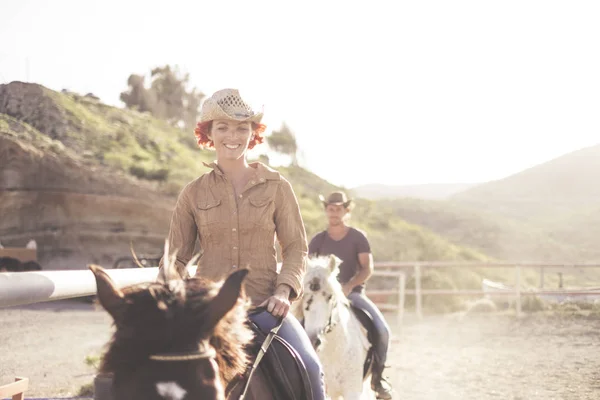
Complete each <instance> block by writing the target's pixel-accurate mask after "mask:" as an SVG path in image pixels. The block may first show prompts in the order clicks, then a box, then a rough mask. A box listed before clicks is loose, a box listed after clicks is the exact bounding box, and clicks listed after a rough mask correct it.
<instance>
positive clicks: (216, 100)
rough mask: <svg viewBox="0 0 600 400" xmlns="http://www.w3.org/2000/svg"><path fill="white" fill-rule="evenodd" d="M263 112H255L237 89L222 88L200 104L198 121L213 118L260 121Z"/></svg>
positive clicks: (211, 119)
mask: <svg viewBox="0 0 600 400" xmlns="http://www.w3.org/2000/svg"><path fill="white" fill-rule="evenodd" d="M262 117H263V112H260V113H256V112H254V111H253V110H252V108H250V106H249V105H248V104H246V102H245V101H244V100H243V99H242V97H241V96H240V93H239V91H238V90H237V89H222V90H219V91H217V92H215V93H213V95H212V96H210V97H209V98H208V99H206V100H205V101H204V103H203V104H202V109H201V110H200V123H202V122H207V121H213V120H215V119H232V120H235V121H250V122H256V123H257V124H259V123H260V121H261V119H262Z"/></svg>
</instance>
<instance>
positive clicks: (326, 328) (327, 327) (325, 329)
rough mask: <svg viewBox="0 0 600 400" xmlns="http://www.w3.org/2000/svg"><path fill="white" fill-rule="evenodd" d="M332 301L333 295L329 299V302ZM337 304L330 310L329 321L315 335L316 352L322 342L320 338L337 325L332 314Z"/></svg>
mask: <svg viewBox="0 0 600 400" xmlns="http://www.w3.org/2000/svg"><path fill="white" fill-rule="evenodd" d="M332 300H333V295H332V296H331V297H330V298H329V302H331V301H332ZM338 304H339V302H335V303H334V305H333V307H332V308H331V313H330V314H329V321H328V322H327V325H325V326H324V327H323V329H321V330H320V331H319V333H318V334H317V338H316V339H315V344H314V346H315V350H317V349H318V348H319V346H321V343H322V342H323V341H322V339H321V338H322V337H323V336H325V335H326V334H328V333H329V332H331V331H332V330H333V328H335V326H336V325H337V322H336V321H334V320H333V313H334V311H335V310H336V308H337V307H338Z"/></svg>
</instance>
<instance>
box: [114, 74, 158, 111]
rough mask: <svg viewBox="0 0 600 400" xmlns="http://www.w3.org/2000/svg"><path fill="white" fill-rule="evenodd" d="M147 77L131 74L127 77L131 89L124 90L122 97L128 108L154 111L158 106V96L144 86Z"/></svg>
mask: <svg viewBox="0 0 600 400" xmlns="http://www.w3.org/2000/svg"><path fill="white" fill-rule="evenodd" d="M144 80H145V78H144V77H143V76H141V75H136V74H131V75H129V79H127V85H128V86H129V90H127V91H126V92H122V93H121V95H120V97H119V98H120V99H121V101H122V102H123V103H125V106H126V107H127V108H132V109H135V110H138V111H140V112H150V113H153V110H154V108H155V107H156V96H155V95H154V93H153V92H152V91H150V90H148V89H146V87H145V86H144Z"/></svg>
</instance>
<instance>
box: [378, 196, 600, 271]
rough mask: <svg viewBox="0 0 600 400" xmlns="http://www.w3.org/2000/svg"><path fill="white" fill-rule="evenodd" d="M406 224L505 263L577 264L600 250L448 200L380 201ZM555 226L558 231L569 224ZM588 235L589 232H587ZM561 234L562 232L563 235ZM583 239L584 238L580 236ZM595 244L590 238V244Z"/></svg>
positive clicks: (565, 236)
mask: <svg viewBox="0 0 600 400" xmlns="http://www.w3.org/2000/svg"><path fill="white" fill-rule="evenodd" d="M378 204H381V205H382V206H385V207H389V208H391V209H393V210H394V213H395V214H396V215H397V216H399V217H400V218H402V219H403V220H405V221H407V222H410V223H411V224H415V225H419V226H422V227H425V228H427V229H429V230H430V231H432V232H435V233H436V234H438V235H440V236H442V237H444V238H446V239H448V240H450V241H451V242H453V243H457V244H460V245H462V246H466V247H469V248H473V249H476V250H478V251H480V252H482V253H484V254H488V255H490V256H491V257H494V258H496V259H500V260H505V261H533V262H544V261H545V262H575V261H576V260H577V261H586V260H589V259H590V258H592V259H593V258H595V257H598V259H599V260H600V248H597V249H595V251H592V250H594V249H589V251H588V252H585V253H584V252H582V251H581V249H580V248H579V246H578V245H577V244H576V243H572V241H570V240H567V239H569V238H568V235H566V234H558V232H557V233H556V234H553V233H552V231H551V230H550V229H548V228H547V227H545V226H539V225H535V224H531V223H527V222H524V221H521V220H519V219H513V218H509V217H504V216H501V215H497V214H493V213H489V212H484V211H478V210H473V209H472V208H469V207H466V206H464V205H462V204H460V203H454V202H450V201H447V200H422V199H395V200H380V201H378ZM561 222H562V224H561V223H556V225H555V227H561V226H562V227H566V226H568V224H564V221H561ZM586 231H587V230H586ZM561 232H562V231H561ZM581 236H583V234H582V235H581ZM590 240H595V239H591V238H588V240H587V241H590Z"/></svg>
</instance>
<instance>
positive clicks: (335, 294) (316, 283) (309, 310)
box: [297, 255, 348, 350]
mask: <svg viewBox="0 0 600 400" xmlns="http://www.w3.org/2000/svg"><path fill="white" fill-rule="evenodd" d="M340 264H341V260H340V259H339V258H338V257H336V256H335V255H330V256H316V257H313V256H311V257H309V258H308V260H307V271H306V275H305V276H304V283H303V284H304V296H303V298H302V303H301V309H297V310H298V311H297V313H298V314H301V316H300V317H303V318H304V327H305V329H306V333H307V334H308V337H309V338H310V340H311V342H312V344H313V346H314V347H315V349H317V350H318V347H319V346H320V344H321V340H322V335H323V333H325V332H326V331H327V330H328V329H331V328H332V327H333V324H335V315H334V314H335V310H336V308H337V307H338V306H339V305H341V304H346V305H347V304H348V300H347V298H346V296H344V292H343V290H342V286H341V284H340V283H339V282H338V280H337V276H338V274H339V265H340Z"/></svg>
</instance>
